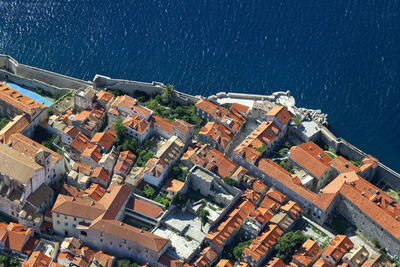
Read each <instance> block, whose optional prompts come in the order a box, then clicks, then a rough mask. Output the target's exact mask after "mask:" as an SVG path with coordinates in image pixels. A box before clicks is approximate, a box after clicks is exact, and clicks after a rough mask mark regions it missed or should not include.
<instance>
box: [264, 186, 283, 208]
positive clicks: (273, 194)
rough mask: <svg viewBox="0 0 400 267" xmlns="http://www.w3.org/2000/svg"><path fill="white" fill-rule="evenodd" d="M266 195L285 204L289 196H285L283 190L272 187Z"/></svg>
mask: <svg viewBox="0 0 400 267" xmlns="http://www.w3.org/2000/svg"><path fill="white" fill-rule="evenodd" d="M266 195H267V197H269V198H270V199H273V200H275V201H277V202H278V203H280V204H283V203H284V202H286V200H287V196H285V195H284V194H282V193H281V192H279V191H278V190H276V189H274V188H270V189H269V190H268V191H267V194H266Z"/></svg>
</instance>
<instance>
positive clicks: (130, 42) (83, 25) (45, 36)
mask: <svg viewBox="0 0 400 267" xmlns="http://www.w3.org/2000/svg"><path fill="white" fill-rule="evenodd" d="M0 15H1V18H0V53H6V54H10V55H11V56H13V57H15V58H16V59H17V60H18V61H19V62H22V63H26V64H30V65H33V66H37V67H40V68H45V69H49V70H52V71H55V72H59V73H63V74H67V75H71V76H75V77H78V78H83V79H88V80H91V79H93V76H94V75H95V74H96V73H99V74H103V75H107V76H111V77H114V78H125V79H132V80H140V81H161V82H164V83H171V84H174V85H175V87H176V88H177V89H178V90H181V91H185V92H187V93H191V94H203V95H209V94H213V93H215V92H218V91H236V92H247V93H260V94H268V93H271V92H273V91H276V90H291V92H292V94H293V95H294V96H295V97H296V99H297V104H298V106H306V107H311V108H320V109H322V111H323V112H326V113H328V114H329V121H330V123H331V129H332V130H333V132H334V133H335V134H336V135H338V136H342V137H343V138H345V139H347V140H348V141H350V142H351V143H353V144H354V145H356V146H358V147H360V148H361V149H363V150H364V151H366V152H367V153H371V154H373V155H375V156H376V157H377V158H379V159H380V160H381V161H382V162H383V163H385V164H387V165H388V166H390V167H392V168H393V169H395V170H397V171H400V156H399V152H400V104H399V101H400V1H399V0H366V1H355V0H336V1H298V0H286V1H284V0H241V1H240V0H214V1H211V0H176V1H167V0H164V1H161V0H160V1H153V0H121V1H118V0H113V1H110V0H70V1H62V0H58V1H45V0H37V1H33V0H13V1H0Z"/></svg>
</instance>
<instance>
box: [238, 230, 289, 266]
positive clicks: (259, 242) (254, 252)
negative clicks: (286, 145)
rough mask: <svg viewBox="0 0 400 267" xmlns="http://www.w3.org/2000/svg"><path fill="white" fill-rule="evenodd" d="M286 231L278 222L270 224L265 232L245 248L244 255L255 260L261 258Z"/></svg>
mask: <svg viewBox="0 0 400 267" xmlns="http://www.w3.org/2000/svg"><path fill="white" fill-rule="evenodd" d="M283 233H284V231H283V230H282V229H281V228H280V227H279V226H278V225H276V224H269V225H268V226H267V228H266V230H265V231H264V232H262V233H261V234H260V235H258V236H257V237H256V238H254V239H253V241H252V242H251V244H250V245H249V246H248V247H246V248H245V249H244V250H243V257H245V258H250V259H252V260H253V261H255V262H258V261H259V260H261V258H262V257H264V256H265V254H267V253H268V252H269V250H270V249H272V248H273V246H274V245H275V244H276V243H277V242H278V239H279V238H280V237H281V236H282V234H283Z"/></svg>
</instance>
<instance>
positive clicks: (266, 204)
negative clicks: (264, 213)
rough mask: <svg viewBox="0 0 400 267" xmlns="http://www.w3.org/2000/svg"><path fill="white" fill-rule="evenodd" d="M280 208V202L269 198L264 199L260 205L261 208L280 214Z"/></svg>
mask: <svg viewBox="0 0 400 267" xmlns="http://www.w3.org/2000/svg"><path fill="white" fill-rule="evenodd" d="M280 206H281V205H280V204H279V203H278V202H276V201H274V200H272V199H270V198H269V197H264V199H263V201H261V203H260V207H261V208H266V209H269V210H271V211H272V212H274V213H276V212H278V210H279V208H280Z"/></svg>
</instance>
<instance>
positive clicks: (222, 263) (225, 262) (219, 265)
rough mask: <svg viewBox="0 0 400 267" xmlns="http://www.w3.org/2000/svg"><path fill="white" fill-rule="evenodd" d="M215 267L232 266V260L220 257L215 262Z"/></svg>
mask: <svg viewBox="0 0 400 267" xmlns="http://www.w3.org/2000/svg"><path fill="white" fill-rule="evenodd" d="M216 267H234V265H233V264H232V262H230V261H229V260H224V259H221V260H220V261H219V262H218V263H217V265H216Z"/></svg>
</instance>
